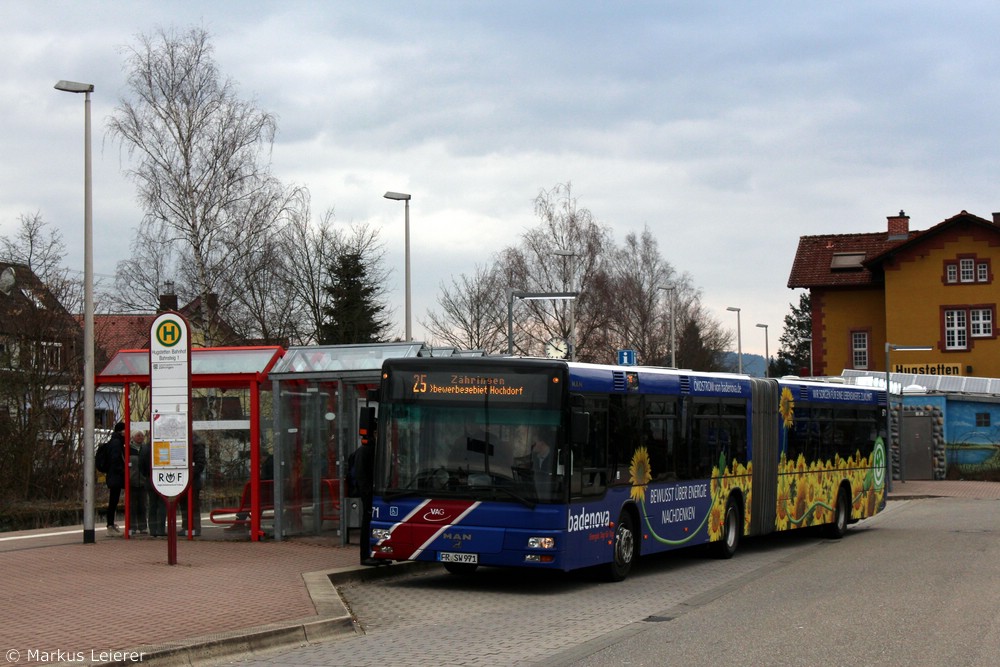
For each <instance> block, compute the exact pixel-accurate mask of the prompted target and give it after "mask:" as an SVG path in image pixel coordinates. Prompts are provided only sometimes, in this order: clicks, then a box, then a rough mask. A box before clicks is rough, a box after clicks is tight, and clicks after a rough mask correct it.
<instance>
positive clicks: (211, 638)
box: [91, 561, 437, 667]
mask: <svg viewBox="0 0 1000 667" xmlns="http://www.w3.org/2000/svg"><path fill="white" fill-rule="evenodd" d="M436 565H437V563H420V562H413V561H403V562H399V563H393V564H391V565H388V566H381V567H363V566H360V565H357V566H350V567H342V568H337V569H335V570H323V571H320V572H304V573H303V574H302V579H303V581H304V582H305V585H306V590H307V591H308V592H309V597H310V598H311V599H312V602H313V606H314V607H315V608H316V615H315V616H309V617H306V618H302V619H298V620H292V621H288V622H279V623H269V624H267V625H259V626H252V627H249V628H244V629H241V630H232V631H229V632H223V633H216V634H207V635H201V636H199V637H193V638H191V639H186V640H181V641H174V642H167V643H163V644H144V645H140V646H137V647H135V648H132V649H128V650H123V651H116V654H117V655H121V656H123V658H124V659H122V660H116V661H112V662H98V663H91V664H93V665H103V666H108V667H134V665H135V664H136V663H137V662H141V663H142V664H143V665H154V666H155V667H194V666H195V665H202V664H204V663H205V662H206V661H222V660H230V659H237V658H251V657H255V656H259V655H262V654H266V653H273V652H274V651H277V650H281V649H286V648H294V647H297V646H304V645H306V644H312V643H315V642H321V641H326V640H329V639H333V638H334V637H340V636H347V635H353V634H357V633H359V632H361V630H360V629H359V628H358V627H357V626H356V625H355V619H354V615H353V614H352V613H351V611H350V609H348V608H347V605H346V604H345V603H344V600H343V598H341V597H340V593H339V592H338V591H337V586H338V585H340V584H347V583H354V582H365V581H373V580H376V579H385V578H388V577H395V576H402V575H404V574H406V573H409V572H413V571H421V570H424V569H428V568H431V567H434V566H436Z"/></svg>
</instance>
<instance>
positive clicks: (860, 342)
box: [851, 331, 868, 370]
mask: <svg viewBox="0 0 1000 667" xmlns="http://www.w3.org/2000/svg"><path fill="white" fill-rule="evenodd" d="M851 361H852V363H853V364H854V368H855V369H856V370H867V369H868V332H867V331H854V332H852V333H851Z"/></svg>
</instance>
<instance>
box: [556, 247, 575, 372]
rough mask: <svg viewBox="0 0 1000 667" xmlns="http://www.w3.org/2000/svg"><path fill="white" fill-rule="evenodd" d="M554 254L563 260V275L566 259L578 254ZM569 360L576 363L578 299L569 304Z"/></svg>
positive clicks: (561, 251) (565, 251) (570, 251)
mask: <svg viewBox="0 0 1000 667" xmlns="http://www.w3.org/2000/svg"><path fill="white" fill-rule="evenodd" d="M552 254H553V255H558V256H560V257H562V258H563V273H564V275H565V271H566V258H567V257H576V253H575V252H573V251H572V250H554V251H553V252H552ZM565 286H566V281H565V280H563V287H565ZM569 360H570V361H576V299H570V302H569Z"/></svg>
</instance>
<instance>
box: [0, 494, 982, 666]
mask: <svg viewBox="0 0 1000 667" xmlns="http://www.w3.org/2000/svg"><path fill="white" fill-rule="evenodd" d="M939 496H952V497H961V498H982V499H993V500H1000V483H996V482H952V481H934V482H923V481H911V482H893V489H892V492H891V493H890V494H889V499H890V501H891V500H899V499H906V498H926V497H939ZM47 532H48V533H49V534H52V537H47V538H44V539H41V538H38V537H37V535H38V534H39V533H46V531H27V532H25V533H5V534H2V535H0V546H2V548H0V569H2V572H3V585H2V587H0V649H2V650H3V652H4V658H5V662H0V667H4V665H5V664H17V665H25V664H42V663H48V664H52V663H58V662H69V661H74V662H90V661H96V662H105V663H115V664H124V665H129V664H135V663H136V662H138V658H139V657H140V656H139V652H141V653H142V656H141V657H142V663H141V664H143V665H196V664H203V663H205V662H208V661H210V660H212V659H221V658H225V657H227V656H232V657H234V658H235V657H237V656H246V655H251V654H254V653H260V652H263V651H265V650H267V649H271V648H276V647H287V646H291V645H296V644H302V643H306V642H310V641H318V640H321V639H326V638H330V637H333V636H337V635H339V634H344V635H349V634H353V633H354V631H355V630H354V623H353V618H352V617H351V614H350V611H349V610H348V609H347V608H346V606H345V605H344V603H343V601H342V600H341V598H340V596H339V594H338V593H337V591H336V589H335V588H334V586H333V583H332V582H331V577H333V578H334V579H335V580H337V581H339V580H341V579H342V578H368V577H377V576H385V575H387V574H394V573H399V572H400V570H401V569H404V568H409V567H420V566H419V565H417V564H398V565H392V566H390V567H379V568H363V567H361V566H358V565H357V562H358V546H357V543H356V542H355V544H353V545H349V546H347V547H341V546H339V544H340V542H339V538H337V537H321V538H299V539H293V540H289V541H284V542H273V541H270V542H268V541H265V542H259V543H251V542H248V541H232V540H229V539H221V537H222V533H221V531H219V533H215V532H214V531H213V532H212V533H211V535H217V536H218V538H217V539H212V537H211V536H210V534H209V533H208V531H207V530H206V537H205V538H201V539H197V540H194V541H188V540H184V539H182V540H178V545H177V561H178V562H177V565H173V566H171V565H167V542H166V540H164V539H152V538H144V537H140V538H138V539H130V540H124V539H122V538H109V537H106V536H105V535H104V530H103V528H102V527H99V528H98V534H97V541H96V543H95V544H83V543H82V529H80V528H79V527H77V528H61V529H51V530H50V531H47ZM28 535H33V536H34V537H32V539H30V540H29V539H27V537H26V536H28ZM356 539H357V537H356V536H355V540H356ZM77 540H78V541H77ZM60 541H61V544H59V543H58V542H60ZM54 542H56V543H54ZM60 651H61V652H62V654H59V652H60ZM92 651H93V652H94V653H92ZM111 651H135V652H136V653H135V654H119V655H112V654H111V653H110V652H111Z"/></svg>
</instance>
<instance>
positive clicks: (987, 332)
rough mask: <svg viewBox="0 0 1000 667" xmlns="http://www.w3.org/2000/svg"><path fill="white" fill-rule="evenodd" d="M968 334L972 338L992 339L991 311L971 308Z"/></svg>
mask: <svg viewBox="0 0 1000 667" xmlns="http://www.w3.org/2000/svg"><path fill="white" fill-rule="evenodd" d="M969 324H970V327H969V333H970V334H971V335H972V337H973V338H992V337H993V311H992V310H990V309H989V308H973V309H971V310H970V311H969Z"/></svg>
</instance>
